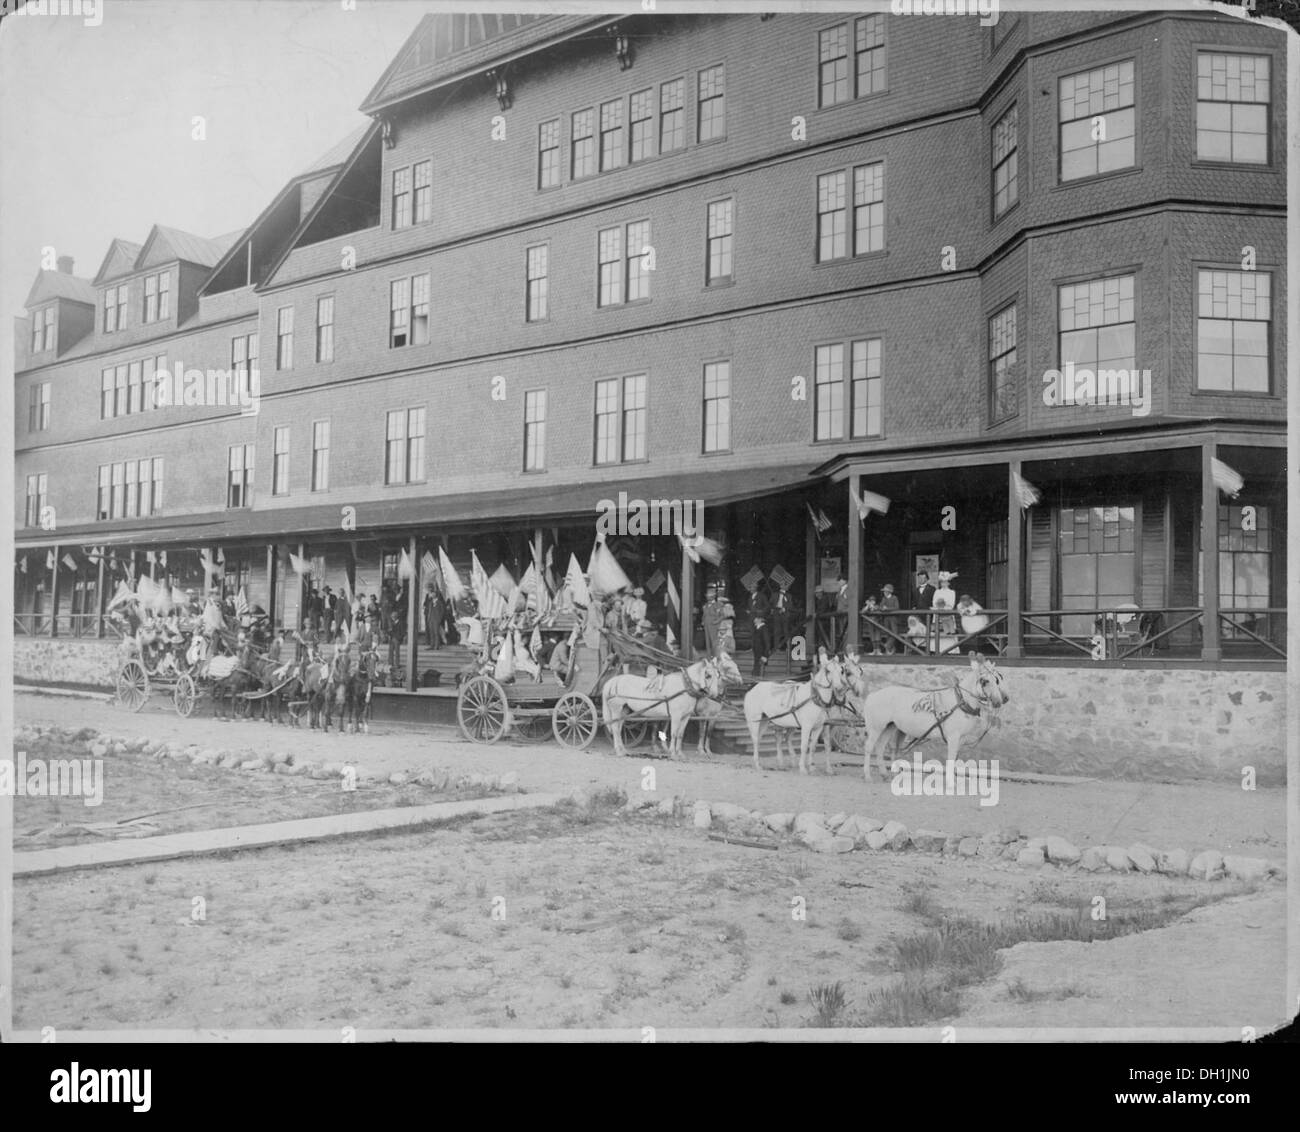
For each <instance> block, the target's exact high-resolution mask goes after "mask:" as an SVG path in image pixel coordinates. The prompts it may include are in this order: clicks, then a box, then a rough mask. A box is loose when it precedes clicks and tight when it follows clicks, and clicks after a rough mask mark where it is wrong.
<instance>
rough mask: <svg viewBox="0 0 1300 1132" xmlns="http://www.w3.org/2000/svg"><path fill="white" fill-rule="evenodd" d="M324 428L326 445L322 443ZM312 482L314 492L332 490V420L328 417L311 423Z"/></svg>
mask: <svg viewBox="0 0 1300 1132" xmlns="http://www.w3.org/2000/svg"><path fill="white" fill-rule="evenodd" d="M322 426H324V440H325V443H324V445H322V444H321V443H320V441H321V427H322ZM310 482H311V490H312V491H313V492H317V491H329V489H330V420H329V418H328V417H324V418H322V419H320V420H314V421H312V422H311V480H310Z"/></svg>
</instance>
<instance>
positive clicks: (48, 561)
mask: <svg viewBox="0 0 1300 1132" xmlns="http://www.w3.org/2000/svg"><path fill="white" fill-rule="evenodd" d="M45 569H47V570H53V569H54V551H52V550H49V551H46V553H45Z"/></svg>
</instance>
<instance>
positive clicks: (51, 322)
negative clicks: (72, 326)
mask: <svg viewBox="0 0 1300 1132" xmlns="http://www.w3.org/2000/svg"><path fill="white" fill-rule="evenodd" d="M57 311H58V308H57V307H53V306H49V307H41V308H39V309H38V310H36V311H34V312H33V313H32V353H33V354H39V353H40V352H41V351H42V350H52V349H54V338H55V328H56V326H57V324H58V313H57Z"/></svg>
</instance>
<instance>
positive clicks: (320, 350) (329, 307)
mask: <svg viewBox="0 0 1300 1132" xmlns="http://www.w3.org/2000/svg"><path fill="white" fill-rule="evenodd" d="M316 360H317V361H318V362H332V361H333V360H334V296H333V295H322V296H321V297H320V298H319V299H317V300H316Z"/></svg>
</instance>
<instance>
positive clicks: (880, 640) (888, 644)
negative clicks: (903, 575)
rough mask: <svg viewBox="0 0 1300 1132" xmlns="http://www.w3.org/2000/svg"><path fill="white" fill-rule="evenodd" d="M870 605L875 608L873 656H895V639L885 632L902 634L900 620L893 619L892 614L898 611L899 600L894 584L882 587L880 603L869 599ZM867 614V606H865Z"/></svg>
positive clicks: (872, 641) (886, 584)
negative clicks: (895, 593) (895, 594)
mask: <svg viewBox="0 0 1300 1132" xmlns="http://www.w3.org/2000/svg"><path fill="white" fill-rule="evenodd" d="M868 604H870V605H873V606H874V610H873V612H874V613H875V616H874V618H873V621H874V622H875V624H873V625H871V626H870V633H871V655H872V656H880V654H881V653H882V652H883V653H884V654H885V655H886V656H892V655H893V654H894V651H895V649H894V638H893V637H891V636H889V635H888V634H887V633H886V632H884V630H886V629H887V630H889V631H890V632H893V633H897V632H900V631H901V630H900V626H899V618H897V617H891V616H890V614H891V613H892V612H893V611H894V610H896V609H898V598H897V597H895V596H894V583H893V582H886V583H885V584H884V585H883V586H881V587H880V599H879V601H873V600H871V599H868ZM863 611H864V612H866V606H863Z"/></svg>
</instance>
